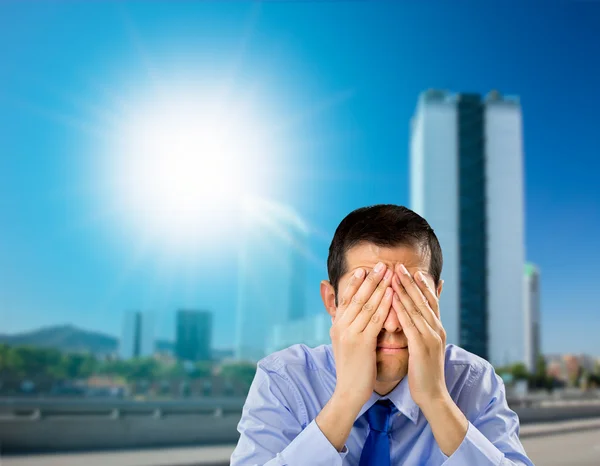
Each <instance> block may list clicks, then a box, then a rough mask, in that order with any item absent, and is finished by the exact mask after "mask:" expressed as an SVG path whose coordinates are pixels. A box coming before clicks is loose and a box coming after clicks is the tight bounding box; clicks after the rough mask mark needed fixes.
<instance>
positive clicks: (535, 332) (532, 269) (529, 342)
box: [523, 264, 541, 373]
mask: <svg viewBox="0 0 600 466" xmlns="http://www.w3.org/2000/svg"><path fill="white" fill-rule="evenodd" d="M524 280H525V284H524V286H523V288H524V289H525V305H524V310H525V316H524V317H525V324H524V325H525V330H526V332H525V365H526V366H527V369H528V370H529V372H531V373H534V372H535V371H536V369H537V360H538V357H539V356H540V354H541V353H540V272H539V270H538V268H537V267H536V266H535V265H533V264H526V265H525V274H524Z"/></svg>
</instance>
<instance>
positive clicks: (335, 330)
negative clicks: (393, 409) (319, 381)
mask: <svg viewBox="0 0 600 466" xmlns="http://www.w3.org/2000/svg"><path fill="white" fill-rule="evenodd" d="M393 275H394V273H393V271H392V270H391V269H388V268H387V267H386V266H385V264H383V263H381V262H380V263H379V264H377V265H376V266H375V267H374V268H373V271H372V272H371V273H369V274H368V275H367V277H366V278H365V270H364V269H356V270H355V271H354V273H353V275H352V278H351V279H350V282H349V283H348V285H347V287H346V289H345V290H344V291H343V292H342V293H341V295H340V299H339V301H338V308H337V311H336V314H335V320H334V322H333V325H332V326H331V331H330V336H331V342H332V348H333V353H334V357H335V366H336V372H337V383H336V387H335V392H336V393H337V394H340V395H342V396H343V397H344V398H345V399H346V400H348V401H349V402H350V403H352V404H353V405H355V406H356V407H358V409H359V410H360V408H361V407H362V405H363V404H364V403H366V402H367V401H368V400H369V398H370V396H371V394H372V393H373V388H374V385H375V380H376V377H377V363H376V357H377V356H376V350H377V337H378V335H379V333H380V332H381V329H382V327H383V324H384V322H385V319H386V317H387V315H388V313H389V312H390V309H391V305H392V294H393V291H392V288H391V287H390V285H391V282H392V277H393ZM334 396H335V394H334Z"/></svg>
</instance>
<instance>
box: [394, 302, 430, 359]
mask: <svg viewBox="0 0 600 466" xmlns="http://www.w3.org/2000/svg"><path fill="white" fill-rule="evenodd" d="M392 308H393V309H394V311H395V312H396V315H397V316H398V320H399V321H400V325H402V331H403V332H404V333H405V334H406V338H407V339H408V349H409V351H410V349H411V347H412V346H418V345H421V344H423V337H422V336H421V332H419V329H418V328H417V326H416V325H415V323H414V321H413V320H412V318H411V316H410V315H409V314H408V312H407V311H406V309H405V308H404V305H403V304H402V301H401V300H400V296H399V295H398V293H396V292H394V296H393V299H392Z"/></svg>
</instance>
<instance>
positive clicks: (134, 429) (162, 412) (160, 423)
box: [0, 399, 600, 453]
mask: <svg viewBox="0 0 600 466" xmlns="http://www.w3.org/2000/svg"><path fill="white" fill-rule="evenodd" d="M242 405H243V400H239V399H238V400H235V399H234V400H232V399H223V400H189V401H179V402H132V401H118V402H111V403H108V402H106V401H104V402H91V403H90V402H87V403H86V402H83V401H81V400H78V401H73V402H68V401H61V402H54V403H52V402H43V403H35V402H33V400H28V402H14V403H12V404H2V403H0V443H1V445H2V451H3V452H4V453H11V452H50V451H52V452H56V451H82V450H105V449H107V450H114V449H129V448H148V447H168V446H186V445H219V444H235V443H236V442H237V439H238V432H237V429H236V427H237V423H238V421H239V418H240V415H241V406H242ZM515 411H516V412H517V414H518V415H519V417H520V420H521V424H528V423H540V422H552V421H566V420H570V419H586V418H593V417H600V406H599V405H597V404H590V405H583V406H582V405H578V406H563V407H556V406H554V407H550V408H530V407H523V408H515Z"/></svg>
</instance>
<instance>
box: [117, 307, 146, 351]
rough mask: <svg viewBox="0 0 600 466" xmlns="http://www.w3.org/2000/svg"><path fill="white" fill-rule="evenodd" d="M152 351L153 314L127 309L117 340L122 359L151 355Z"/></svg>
mask: <svg viewBox="0 0 600 466" xmlns="http://www.w3.org/2000/svg"><path fill="white" fill-rule="evenodd" d="M153 353H154V315H153V314H152V313H150V312H139V311H127V312H125V313H124V314H123V328H122V333H121V340H120V342H119V356H120V357H121V358H122V359H131V358H138V357H148V356H152V354H153Z"/></svg>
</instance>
